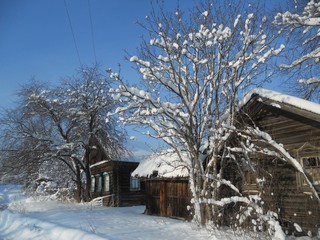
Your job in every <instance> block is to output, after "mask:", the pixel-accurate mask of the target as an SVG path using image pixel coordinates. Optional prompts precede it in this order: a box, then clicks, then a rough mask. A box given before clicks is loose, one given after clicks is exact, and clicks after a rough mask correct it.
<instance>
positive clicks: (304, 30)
mask: <svg viewBox="0 0 320 240" xmlns="http://www.w3.org/2000/svg"><path fill="white" fill-rule="evenodd" d="M299 10H300V9H299V8H297V9H296V10H295V11H286V12H283V13H278V14H277V15H276V17H275V20H274V23H275V24H277V25H279V26H280V27H281V30H282V31H284V33H285V34H286V35H287V36H289V37H290V38H295V39H299V40H300V41H299V42H298V43H297V42H294V46H293V53H295V55H297V57H296V59H294V60H293V61H292V62H289V63H285V64H281V65H280V68H282V69H284V70H296V71H295V73H296V74H295V75H297V76H302V77H301V78H300V79H297V80H298V82H299V84H300V90H302V94H303V97H304V98H306V99H312V100H314V101H317V102H318V101H319V99H320V92H319V90H320V78H319V69H320V68H319V59H320V45H319V43H320V3H319V1H314V0H310V1H307V4H305V6H304V7H303V8H302V10H300V11H299ZM288 31H289V34H287V33H288ZM290 54H292V52H291V53H290Z"/></svg>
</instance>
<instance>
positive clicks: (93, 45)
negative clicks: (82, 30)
mask: <svg viewBox="0 0 320 240" xmlns="http://www.w3.org/2000/svg"><path fill="white" fill-rule="evenodd" d="M88 9H89V17H90V26H91V39H92V47H93V54H94V60H95V62H96V63H97V55H96V46H95V42H94V34H93V24H92V15H91V4H90V0H88Z"/></svg>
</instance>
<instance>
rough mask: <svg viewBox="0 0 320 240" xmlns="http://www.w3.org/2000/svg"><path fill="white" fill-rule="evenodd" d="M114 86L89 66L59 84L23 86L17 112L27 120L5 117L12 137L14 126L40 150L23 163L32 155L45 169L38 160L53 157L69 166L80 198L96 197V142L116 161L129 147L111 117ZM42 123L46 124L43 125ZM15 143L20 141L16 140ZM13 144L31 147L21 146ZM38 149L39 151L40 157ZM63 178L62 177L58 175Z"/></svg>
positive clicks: (34, 162)
mask: <svg viewBox="0 0 320 240" xmlns="http://www.w3.org/2000/svg"><path fill="white" fill-rule="evenodd" d="M108 90H109V84H108V82H107V80H106V79H105V78H104V76H103V75H102V74H101V72H100V71H99V69H98V67H96V66H95V67H92V68H84V69H81V71H80V72H79V73H78V75H77V76H76V77H71V78H67V79H65V81H64V82H63V84H62V85H61V86H58V87H55V88H48V87H44V85H41V86H35V85H31V86H30V87H25V88H23V89H22V91H21V92H20V94H19V95H20V97H21V98H22V100H23V101H22V106H23V107H22V109H15V110H16V111H18V112H19V111H21V113H20V114H21V115H22V116H24V118H26V120H27V121H25V120H24V119H22V120H19V121H17V122H13V121H10V119H6V120H4V122H7V123H8V128H7V133H8V134H7V136H6V137H7V138H9V139H10V137H11V135H10V128H13V129H14V130H15V131H16V133H17V136H24V137H23V139H26V141H27V142H28V143H29V144H30V143H33V142H34V143H35V144H34V145H35V146H36V147H35V148H28V149H27V151H28V152H29V153H30V155H31V158H28V159H27V158H25V156H21V159H22V160H23V163H24V164H25V163H26V162H27V161H29V159H31V160H30V161H32V162H33V164H34V165H36V166H37V167H38V168H39V163H38V162H37V161H35V159H39V160H40V161H43V159H48V158H50V159H52V160H53V161H55V162H57V161H58V162H60V165H62V166H65V167H67V168H69V170H70V171H71V172H72V178H73V180H74V182H75V183H76V185H77V196H76V198H77V200H79V201H80V200H83V201H89V200H91V196H90V181H91V175H90V174H91V173H90V166H89V164H90V163H89V158H90V154H91V151H92V149H94V148H95V147H96V146H95V145H94V144H96V142H97V141H98V142H99V143H100V144H101V145H102V146H103V147H104V150H105V151H106V154H107V155H108V157H109V158H110V159H115V158H119V155H120V154H123V153H124V151H125V150H124V147H123V145H122V144H123V140H124V135H123V133H121V132H120V131H119V130H117V127H116V123H115V122H114V121H113V120H112V118H111V119H110V121H109V122H106V121H105V118H106V116H107V113H108V111H111V110H112V109H113V108H114V107H115V105H114V101H113V100H112V99H111V98H110V97H109V96H108ZM35 120H37V122H34V121H35ZM38 122H41V124H40V125H37V124H38ZM26 123H28V125H26ZM29 123H30V124H31V125H32V126H29ZM11 142H12V143H15V141H14V139H11ZM12 147H13V148H14V149H18V150H19V151H20V150H23V151H25V150H26V149H25V148H23V146H21V145H17V144H13V145H12ZM40 147H41V148H40ZM36 153H39V157H38V158H36V156H37V155H36ZM57 177H60V176H59V175H58V173H57ZM84 179H85V180H84Z"/></svg>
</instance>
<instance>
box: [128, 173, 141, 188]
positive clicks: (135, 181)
mask: <svg viewBox="0 0 320 240" xmlns="http://www.w3.org/2000/svg"><path fill="white" fill-rule="evenodd" d="M130 190H133V191H137V190H140V180H139V179H138V178H136V177H132V176H131V174H130Z"/></svg>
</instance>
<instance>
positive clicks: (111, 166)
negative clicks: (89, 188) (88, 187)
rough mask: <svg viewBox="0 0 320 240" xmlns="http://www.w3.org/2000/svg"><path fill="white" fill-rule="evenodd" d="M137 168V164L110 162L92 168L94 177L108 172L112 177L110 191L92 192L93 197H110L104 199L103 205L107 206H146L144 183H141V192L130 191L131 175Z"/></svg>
mask: <svg viewBox="0 0 320 240" xmlns="http://www.w3.org/2000/svg"><path fill="white" fill-rule="evenodd" d="M137 166H138V163H136V162H122V161H109V162H106V163H104V164H101V165H98V166H94V167H92V168H91V174H92V175H93V176H96V175H98V174H101V175H102V174H103V173H104V172H108V173H109V176H110V191H108V192H104V191H101V192H92V197H93V198H97V197H103V196H109V197H106V198H104V199H103V204H104V205H106V206H133V205H141V204H144V203H145V193H144V183H140V189H139V190H132V189H130V177H131V173H132V172H133V171H134V170H135V169H136V167H137ZM96 184H97V183H96ZM102 189H103V185H102Z"/></svg>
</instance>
